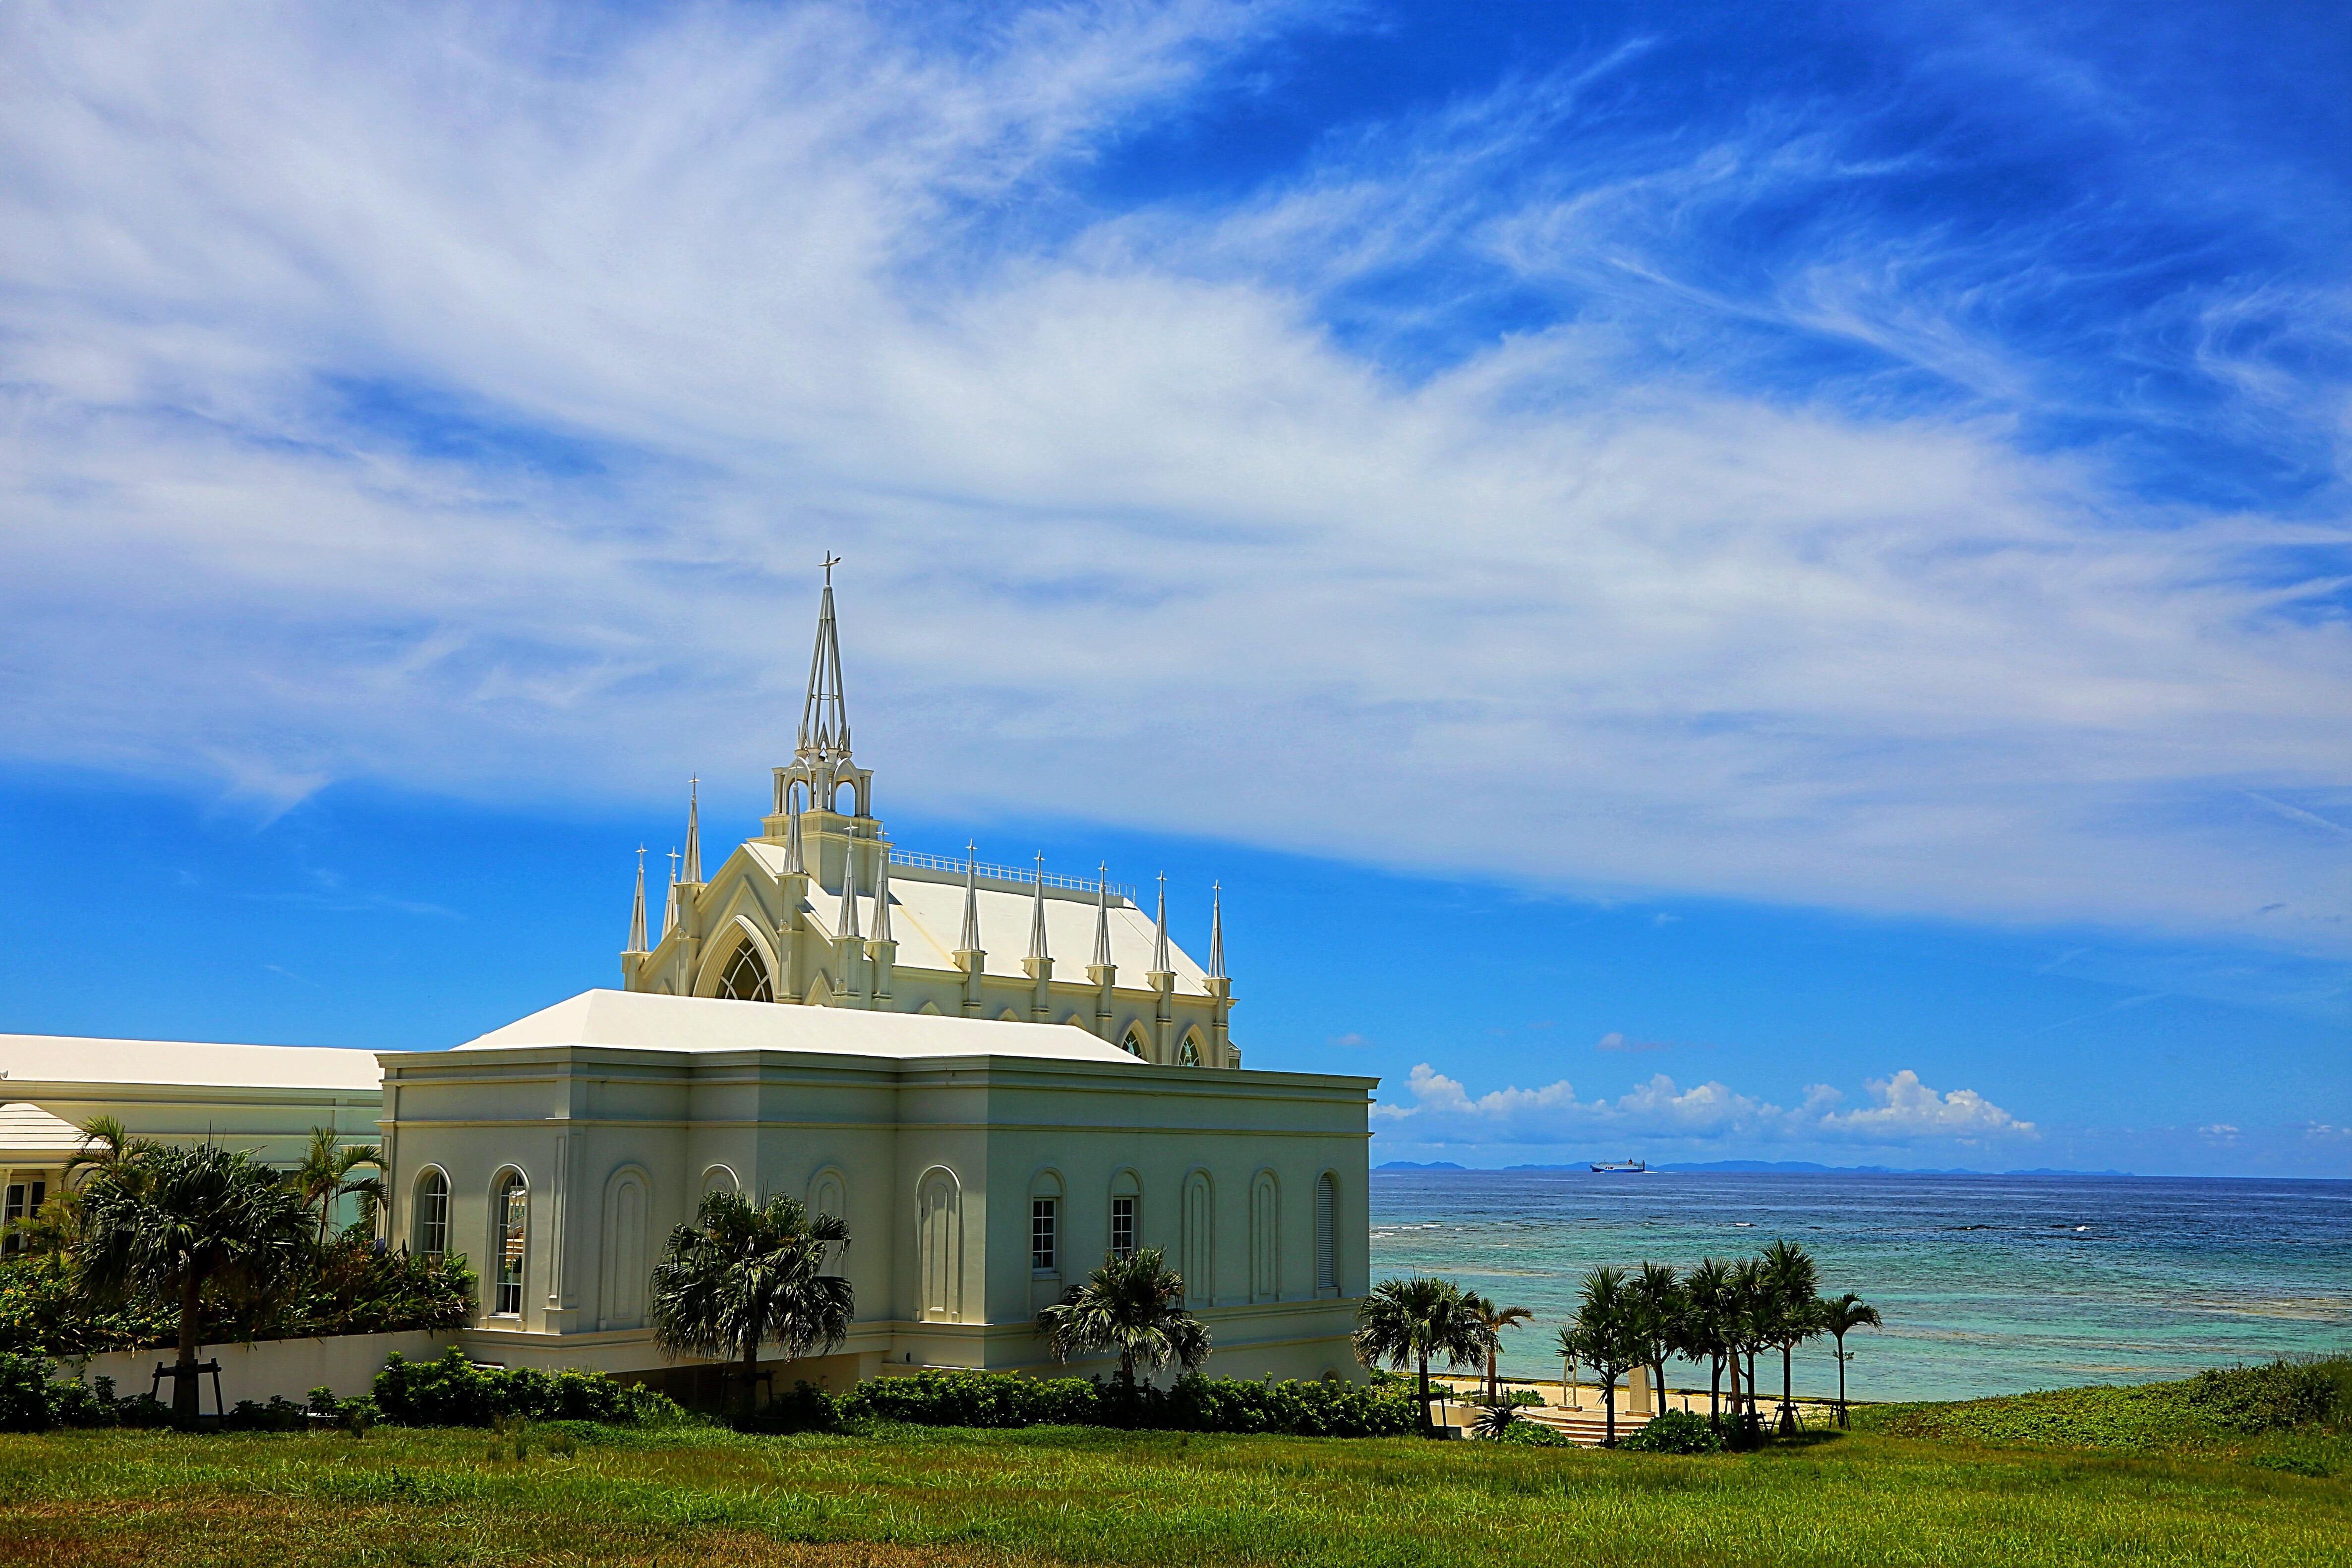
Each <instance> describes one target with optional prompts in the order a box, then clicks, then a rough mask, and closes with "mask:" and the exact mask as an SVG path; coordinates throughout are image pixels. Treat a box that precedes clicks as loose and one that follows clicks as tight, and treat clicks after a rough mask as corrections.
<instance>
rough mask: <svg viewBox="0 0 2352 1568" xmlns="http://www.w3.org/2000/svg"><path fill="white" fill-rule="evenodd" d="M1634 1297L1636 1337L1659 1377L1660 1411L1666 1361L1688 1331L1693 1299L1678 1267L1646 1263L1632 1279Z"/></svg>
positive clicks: (1646, 1361)
mask: <svg viewBox="0 0 2352 1568" xmlns="http://www.w3.org/2000/svg"><path fill="white" fill-rule="evenodd" d="M1628 1288H1629V1291H1630V1293H1631V1294H1632V1296H1633V1309H1634V1310H1633V1324H1634V1327H1635V1330H1636V1333H1635V1337H1636V1338H1637V1339H1639V1340H1640V1342H1641V1344H1640V1347H1639V1348H1640V1349H1641V1352H1642V1364H1643V1365H1644V1366H1646V1367H1648V1368H1649V1369H1650V1372H1651V1373H1652V1375H1654V1377H1655V1378H1656V1380H1657V1381H1656V1383H1655V1385H1654V1386H1655V1387H1656V1389H1657V1391H1658V1413H1659V1414H1660V1415H1662V1416H1663V1415H1664V1414H1665V1409H1666V1361H1667V1358H1668V1357H1670V1356H1672V1355H1673V1354H1675V1349H1676V1347H1678V1346H1679V1345H1680V1344H1681V1343H1683V1339H1684V1336H1685V1332H1686V1331H1685V1326H1684V1322H1683V1320H1684V1319H1685V1318H1686V1317H1688V1316H1689V1315H1690V1298H1689V1297H1688V1296H1686V1295H1685V1294H1684V1291H1683V1287H1682V1281H1679V1280H1677V1279H1676V1278H1675V1271H1674V1269H1673V1268H1672V1267H1671V1266H1670V1265H1668V1264H1664V1263H1644V1264H1643V1265H1642V1271H1641V1272H1640V1273H1639V1274H1636V1275H1634V1276H1633V1279H1632V1280H1631V1281H1629V1282H1628Z"/></svg>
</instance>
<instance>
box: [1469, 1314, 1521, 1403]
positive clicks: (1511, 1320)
mask: <svg viewBox="0 0 2352 1568" xmlns="http://www.w3.org/2000/svg"><path fill="white" fill-rule="evenodd" d="M1462 1300H1463V1301H1464V1303H1465V1305H1467V1306H1468V1307H1469V1309H1470V1310H1471V1311H1472V1312H1475V1313H1476V1314H1477V1317H1478V1326H1479V1327H1480V1328H1482V1329H1484V1330H1486V1400H1487V1403H1488V1404H1493V1403H1494V1402H1495V1401H1496V1400H1499V1399H1500V1398H1502V1396H1503V1380H1502V1377H1501V1375H1499V1374H1498V1372H1497V1371H1496V1365H1495V1359H1496V1354H1498V1353H1499V1352H1500V1351H1501V1350H1502V1348H1503V1331H1504V1330H1505V1329H1515V1328H1517V1327H1518V1326H1519V1325H1520V1324H1521V1323H1525V1322H1534V1321H1535V1315H1536V1314H1535V1313H1534V1312H1532V1311H1531V1310H1529V1309H1528V1308H1526V1307H1497V1306H1496V1305H1495V1303H1494V1302H1493V1301H1490V1300H1488V1299H1487V1298H1486V1297H1485V1296H1465V1297H1463V1298H1462Z"/></svg>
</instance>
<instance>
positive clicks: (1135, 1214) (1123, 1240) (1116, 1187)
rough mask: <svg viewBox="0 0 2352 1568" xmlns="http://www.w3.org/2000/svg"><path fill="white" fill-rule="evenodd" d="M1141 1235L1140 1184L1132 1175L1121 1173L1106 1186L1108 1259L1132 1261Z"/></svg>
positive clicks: (1141, 1200) (1141, 1191) (1141, 1201)
mask: <svg viewBox="0 0 2352 1568" xmlns="http://www.w3.org/2000/svg"><path fill="white" fill-rule="evenodd" d="M1142 1235H1143V1184H1142V1182H1140V1181H1139V1180H1138V1179H1137V1177H1136V1175H1135V1173H1134V1172H1133V1171H1121V1172H1119V1173H1118V1175H1117V1176H1113V1177H1112V1178H1111V1183H1110V1255H1111V1256H1112V1257H1114V1258H1132V1257H1134V1256H1135V1249H1136V1248H1138V1247H1139V1246H1140V1245H1142V1240H1141V1238H1142Z"/></svg>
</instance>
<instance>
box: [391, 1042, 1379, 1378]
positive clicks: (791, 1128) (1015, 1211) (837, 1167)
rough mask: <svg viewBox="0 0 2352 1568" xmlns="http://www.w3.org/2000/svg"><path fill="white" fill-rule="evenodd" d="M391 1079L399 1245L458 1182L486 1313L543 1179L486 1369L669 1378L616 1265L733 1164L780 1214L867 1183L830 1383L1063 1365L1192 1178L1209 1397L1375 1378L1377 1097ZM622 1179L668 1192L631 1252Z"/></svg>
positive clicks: (458, 1072)
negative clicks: (525, 1197)
mask: <svg viewBox="0 0 2352 1568" xmlns="http://www.w3.org/2000/svg"><path fill="white" fill-rule="evenodd" d="M688 1005H693V1004H688ZM704 1005H708V1004H704ZM722 1005H751V1004H722ZM383 1063H384V1067H385V1119H384V1133H385V1143H386V1146H387V1157H388V1158H389V1159H390V1160H391V1162H392V1165H393V1169H392V1172H391V1176H390V1181H389V1184H388V1185H389V1186H391V1189H392V1193H393V1205H392V1213H391V1218H390V1224H391V1227H392V1230H391V1234H392V1235H393V1236H394V1239H409V1238H410V1237H411V1236H412V1235H413V1232H414V1225H415V1190H416V1186H415V1184H416V1180H417V1178H418V1176H420V1174H421V1173H422V1172H423V1171H424V1170H425V1167H426V1166H439V1167H440V1168H442V1169H443V1170H445V1171H446V1173H447V1175H448V1176H449V1178H450V1198H451V1205H450V1245H451V1246H452V1248H453V1249H460V1250H463V1251H464V1252H466V1253H467V1256H468V1258H469V1260H474V1262H475V1266H476V1269H477V1272H478V1273H479V1274H480V1275H481V1278H482V1296H483V1302H484V1305H485V1307H487V1306H488V1304H489V1302H490V1299H491V1291H492V1274H493V1270H492V1269H491V1268H489V1267H488V1266H487V1264H488V1259H489V1258H490V1257H491V1255H492V1254H491V1250H490V1249H491V1242H492V1230H491V1227H492V1223H493V1216H492V1213H491V1194H492V1190H493V1184H494V1182H495V1181H496V1179H497V1178H498V1176H499V1173H500V1172H501V1171H502V1170H504V1169H506V1168H508V1167H509V1166H511V1167H513V1168H517V1169H520V1170H521V1171H522V1172H523V1173H524V1176H525V1177H526V1179H527V1180H528V1181H529V1183H530V1190H531V1203H530V1229H529V1234H528V1239H527V1240H528V1263H527V1270H526V1278H525V1281H524V1301H523V1312H522V1313H521V1315H520V1318H518V1319H506V1320H492V1319H486V1320H485V1321H484V1323H483V1324H482V1326H481V1327H480V1328H479V1329H477V1330H475V1331H472V1332H469V1333H467V1334H466V1335H464V1336H463V1339H464V1343H466V1345H467V1349H468V1350H469V1351H471V1352H473V1353H474V1354H478V1355H482V1356H484V1357H486V1358H488V1359H492V1360H501V1361H506V1362H509V1363H510V1364H541V1365H583V1366H596V1367H600V1368H602V1369H604V1370H606V1371H614V1372H650V1371H656V1370H659V1369H661V1368H662V1367H665V1366H667V1362H666V1361H664V1360H663V1358H661V1357H660V1356H659V1354H658V1353H656V1351H655V1350H654V1348H653V1344H652V1337H651V1334H650V1333H649V1332H648V1331H646V1329H645V1328H644V1327H643V1326H642V1324H641V1323H628V1324H621V1323H616V1322H614V1312H613V1310H612V1307H611V1305H610V1300H609V1299H610V1298H611V1297H612V1296H613V1295H614V1293H615V1292H616V1290H617V1291H618V1292H619V1293H622V1294H626V1293H627V1292H628V1291H629V1286H628V1285H627V1284H625V1283H621V1284H618V1285H616V1282H615V1280H614V1269H613V1267H612V1264H611V1260H610V1257H609V1256H608V1255H609V1254H611V1253H612V1252H613V1251H614V1249H616V1248H619V1249H623V1250H625V1251H627V1252H629V1253H631V1254H633V1255H634V1256H636V1257H638V1258H641V1259H642V1260H643V1264H644V1266H645V1267H646V1269H648V1270H649V1269H650V1267H651V1264H652V1262H653V1260H655V1259H656V1257H657V1256H658V1253H659V1250H660V1248H661V1245H662V1243H663V1241H664V1240H665V1239H666V1238H667V1234H668V1231H669V1230H670V1228H672V1227H674V1226H676V1225H677V1224H679V1223H681V1222H683V1221H685V1220H687V1219H688V1218H690V1217H691V1215H692V1212H693V1209H694V1207H695V1205H696V1203H698V1201H699V1198H700V1196H701V1193H702V1191H703V1186H704V1181H705V1176H706V1173H707V1172H709V1171H711V1170H712V1168H713V1167H716V1166H724V1167H726V1170H727V1171H728V1172H729V1173H730V1174H731V1175H732V1176H733V1177H734V1179H735V1180H736V1181H737V1182H739V1183H740V1185H741V1186H742V1187H743V1188H744V1189H745V1190H747V1191H749V1192H750V1193H751V1195H752V1196H753V1197H756V1198H761V1199H764V1198H766V1197H770V1196H772V1195H774V1194H776V1193H778V1192H782V1193H787V1194H789V1195H791V1196H792V1197H795V1198H798V1199H800V1200H801V1201H803V1202H808V1201H809V1200H810V1199H811V1197H812V1196H813V1193H814V1187H815V1185H816V1184H817V1182H818V1181H819V1180H820V1179H821V1178H823V1177H824V1176H825V1175H827V1174H828V1173H830V1174H831V1175H832V1176H834V1177H835V1179H837V1180H838V1181H839V1182H840V1184H841V1186H842V1187H843V1188H844V1190H845V1197H846V1208H847V1212H846V1214H845V1219H846V1221H847V1224H848V1228H849V1231H850V1236H851V1243H850V1245H849V1247H848V1248H847V1249H846V1253H845V1260H844V1265H845V1272H846V1274H847V1275H848V1277H849V1279H850V1280H851V1281H852V1283H853V1285H854V1287H855V1290H856V1302H857V1321H856V1327H855V1329H854V1331H853V1333H852V1335H851V1339H850V1341H849V1343H848V1344H847V1345H846V1346H845V1347H844V1349H843V1352H842V1353H841V1354H840V1355H839V1356H837V1357H836V1358H835V1362H836V1363H837V1365H835V1366H832V1367H831V1368H829V1369H828V1370H829V1371H830V1372H831V1373H832V1374H833V1375H834V1377H833V1380H835V1381H845V1380H846V1379H847V1378H848V1377H850V1376H855V1375H873V1374H875V1373H877V1372H879V1371H882V1370H883V1369H885V1368H886V1367H887V1368H893V1369H907V1368H911V1367H919V1366H925V1365H931V1366H940V1365H946V1366H984V1367H997V1368H1006V1369H1012V1368H1027V1369H1032V1370H1039V1371H1043V1370H1045V1369H1046V1366H1047V1364H1046V1363H1045V1360H1044V1347H1043V1344H1042V1342H1040V1341H1039V1340H1038V1339H1037V1338H1036V1336H1035V1333H1034V1315H1035V1312H1036V1311H1037V1309H1038V1308H1039V1307H1040V1306H1042V1305H1043V1304H1045V1301H1050V1300H1053V1299H1054V1298H1055V1297H1056V1296H1058V1294H1059V1293H1060V1291H1061V1289H1062V1288H1063V1287H1065V1286H1066V1285H1068V1284H1072V1283H1075V1282H1076V1281H1078V1280H1080V1279H1082V1278H1083V1277H1084V1275H1085V1274H1086V1272H1087V1270H1090V1269H1092V1268H1093V1267H1095V1266H1096V1265H1097V1263H1099V1262H1100V1260H1101V1258H1102V1254H1103V1251H1104V1249H1105V1248H1106V1247H1107V1246H1108V1239H1109V1236H1108V1232H1109V1223H1110V1219H1109V1213H1110V1203H1109V1199H1110V1191H1111V1184H1112V1182H1113V1180H1114V1179H1115V1178H1116V1177H1117V1176H1118V1174H1119V1173H1120V1172H1121V1171H1123V1170H1128V1171H1132V1172H1133V1174H1134V1176H1135V1178H1136V1180H1137V1181H1138V1183H1139V1186H1140V1189H1141V1195H1142V1201H1141V1204H1140V1206H1139V1208H1140V1212H1139V1238H1138V1239H1139V1244H1140V1245H1142V1246H1145V1247H1160V1248H1162V1249H1165V1251H1166V1252H1167V1255H1168V1257H1169V1260H1170V1261H1171V1266H1174V1267H1180V1268H1181V1260H1182V1259H1183V1257H1184V1253H1185V1241H1184V1233H1183V1225H1182V1214H1181V1194H1182V1191H1183V1187H1184V1184H1185V1182H1186V1179H1187V1177H1188V1176H1192V1174H1193V1173H1196V1172H1197V1173H1200V1174H1201V1175H1202V1176H1205V1177H1206V1179H1207V1181H1208V1182H1209V1184H1210V1186H1211V1191H1212V1201H1211V1203H1210V1204H1209V1205H1208V1206H1207V1208H1208V1213H1209V1216H1210V1218H1212V1219H1213V1229H1214V1239H1213V1246H1212V1247H1211V1249H1210V1261H1211V1270H1210V1272H1211V1274H1212V1275H1213V1301H1210V1302H1208V1303H1204V1304H1202V1305H1201V1306H1199V1307H1197V1308H1196V1310H1197V1311H1198V1312H1200V1315H1201V1316H1202V1319H1203V1320H1204V1321H1205V1322H1208V1323H1209V1324H1210V1326H1211V1328H1212V1331H1213V1334H1214V1336H1215V1341H1216V1351H1215V1354H1213V1358H1212V1361H1211V1363H1210V1365H1209V1367H1208V1369H1207V1370H1208V1371H1209V1372H1210V1373H1211V1374H1212V1375H1218V1374H1232V1375H1244V1376H1256V1375H1262V1374H1265V1373H1273V1374H1275V1375H1283V1376H1308V1377H1316V1376H1321V1375H1325V1374H1327V1373H1331V1374H1337V1375H1343V1376H1344V1375H1354V1373H1355V1368H1354V1364H1353V1362H1352V1359H1351V1358H1350V1357H1349V1354H1348V1349H1347V1343H1346V1340H1347V1334H1348V1333H1349V1330H1350V1329H1351V1328H1352V1327H1353V1321H1354V1310H1355V1306H1356V1304H1357V1299H1358V1298H1360V1296H1361V1295H1362V1294H1363V1293H1364V1291H1365V1289H1366V1288H1367V1278H1366V1270H1367V1267H1368V1265H1367V1260H1366V1258H1365V1256H1364V1237H1365V1236H1366V1234H1367V1231H1368V1228H1369V1227H1368V1211H1367V1202H1366V1197H1367V1195H1366V1188H1367V1178H1366V1163H1367V1162H1366V1146H1367V1139H1368V1125H1367V1114H1368V1107H1369V1098H1368V1096H1369V1091H1370V1087H1371V1083H1372V1081H1370V1080H1368V1079H1353V1078H1329V1077H1319V1076H1313V1075H1307V1074H1295V1073H1271V1072H1245V1073H1234V1072H1215V1071H1200V1070H1194V1069H1184V1068H1153V1067H1149V1066H1145V1065H1142V1064H1139V1063H1134V1062H1131V1061H1130V1062H1121V1063H1119V1064H1117V1065H1110V1064H1105V1063H1096V1062H1087V1061H1078V1062H1073V1061H1045V1060H1035V1059H1025V1058H1020V1057H1000V1056H973V1057H946V1058H928V1059H922V1060H917V1061H897V1060H890V1059H885V1058H874V1057H854V1056H844V1055H814V1054H804V1053H800V1052H793V1051H656V1050H645V1049H636V1048H628V1047H614V1046H534V1047H516V1048H512V1049H473V1050H467V1051H457V1052H432V1053H414V1054H386V1055H385V1056H384V1057H383ZM940 1171H944V1172H947V1173H951V1175H952V1179H953V1184H954V1187H955V1193H956V1207H957V1210H958V1213H957V1221H958V1223H957V1226H956V1238H957V1244H956V1245H954V1246H953V1247H951V1248H950V1250H951V1251H952V1252H953V1253H955V1254H956V1259H955V1269H954V1272H953V1277H952V1280H951V1281H950V1287H951V1288H950V1290H949V1291H947V1293H946V1302H945V1311H944V1312H932V1313H930V1314H926V1312H925V1311H924V1308H925V1304H926V1303H925V1301H923V1290H924V1272H925V1271H924V1267H923V1260H922V1259H921V1257H920V1255H919V1249H920V1247H921V1244H922V1240H923V1237H922V1230H921V1225H920V1222H919V1212H918V1210H919V1199H920V1195H921V1191H922V1186H923V1183H924V1180H925V1178H926V1176H928V1175H930V1174H932V1173H934V1172H940ZM1047 1172H1051V1173H1053V1175H1054V1176H1055V1178H1057V1179H1058V1182H1059V1184H1060V1186H1061V1194H1060V1200H1059V1201H1060V1204H1061V1213H1060V1231H1061V1239H1060V1249H1061V1260H1060V1261H1061V1268H1060V1270H1059V1271H1058V1276H1057V1277H1055V1278H1049V1279H1042V1280H1041V1279H1038V1278H1035V1277H1034V1276H1033V1273H1032V1270H1031V1267H1030V1262H1031V1259H1030V1199H1031V1197H1032V1194H1033V1191H1034V1187H1035V1184H1036V1182H1037V1180H1038V1178H1039V1177H1040V1176H1041V1175H1043V1174H1044V1173H1047ZM1327 1172H1328V1173H1329V1174H1331V1175H1332V1176H1334V1178H1335V1180H1336V1182H1337V1194H1338V1207H1337V1213H1336V1216H1335V1220H1336V1223H1335V1226H1334V1235H1335V1239H1336V1242H1337V1252H1338V1256H1337V1258H1336V1262H1337V1264H1338V1280H1339V1285H1338V1288H1337V1291H1336V1293H1334V1294H1332V1295H1328V1296H1325V1297H1321V1298H1318V1293H1317V1291H1316V1288H1315V1280H1314V1274H1315V1267H1316V1260H1315V1256H1314V1243H1315V1219H1314V1202H1315V1184H1316V1182H1317V1180H1318V1178H1319V1177H1320V1176H1323V1175H1324V1174H1326V1173H1327ZM623 1173H629V1174H631V1175H633V1176H635V1178H636V1179H638V1180H639V1181H641V1182H642V1183H643V1184H644V1185H645V1186H646V1189H647V1193H646V1197H647V1200H648V1201H647V1202H646V1206H645V1208H644V1219H643V1221H642V1227H643V1234H642V1235H641V1236H639V1237H635V1238H629V1237H620V1238H616V1237H615V1235H614V1231H613V1227H612V1216H611V1215H610V1214H609V1213H608V1212H607V1207H608V1197H609V1195H611V1194H612V1193H613V1192H614V1182H615V1179H616V1178H617V1177H619V1176H622V1175H623ZM1261 1173H1265V1174H1266V1175H1269V1176H1271V1178H1272V1180H1273V1182H1274V1184H1275V1186H1276V1201H1275V1203H1274V1204H1273V1206H1272V1207H1273V1209H1274V1215H1275V1218H1276V1224H1277V1227H1278V1229H1279V1238H1278V1241H1277V1243H1276V1246H1275V1247H1274V1248H1273V1253H1274V1261H1275V1263H1276V1280H1275V1282H1274V1283H1275V1288H1274V1290H1273V1291H1271V1292H1268V1294H1270V1296H1271V1297H1272V1299H1270V1300H1261V1301H1252V1299H1251V1298H1252V1294H1253V1291H1252V1289H1251V1284H1252V1274H1251V1254H1252V1237H1251V1203H1250V1194H1251V1192H1252V1188H1253V1185H1254V1183H1255V1180H1256V1179H1257V1178H1258V1177H1259V1176H1260V1175H1261ZM637 1295H638V1298H639V1299H642V1289H641V1287H640V1288H639V1289H638V1291H637ZM1072 1370H1073V1371H1076V1372H1078V1373H1081V1374H1084V1373H1087V1372H1091V1371H1100V1370H1105V1367H1103V1366H1089V1365H1078V1366H1076V1367H1074V1368H1072ZM795 1375H798V1374H795Z"/></svg>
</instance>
